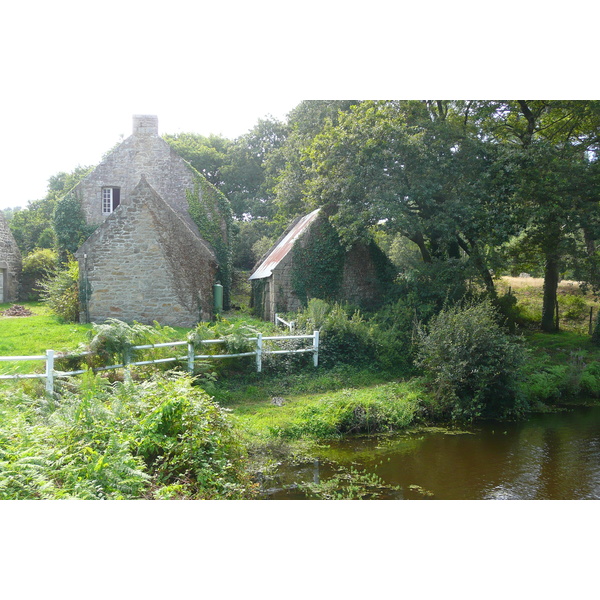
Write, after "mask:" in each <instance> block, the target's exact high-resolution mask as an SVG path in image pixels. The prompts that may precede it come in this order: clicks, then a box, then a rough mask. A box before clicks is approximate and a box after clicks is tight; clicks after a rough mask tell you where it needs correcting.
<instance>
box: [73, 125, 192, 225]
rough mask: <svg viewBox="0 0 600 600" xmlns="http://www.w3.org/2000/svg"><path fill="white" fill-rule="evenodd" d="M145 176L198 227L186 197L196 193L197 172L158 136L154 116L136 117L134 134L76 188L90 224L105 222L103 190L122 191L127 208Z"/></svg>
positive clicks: (121, 199) (177, 209)
mask: <svg viewBox="0 0 600 600" xmlns="http://www.w3.org/2000/svg"><path fill="white" fill-rule="evenodd" d="M142 175H144V176H145V177H146V180H147V181H148V183H149V184H150V185H151V186H152V188H153V189H154V190H156V192H157V193H158V194H159V196H160V197H161V198H162V199H163V200H164V201H165V202H166V203H167V204H169V206H171V207H172V208H173V209H174V210H175V211H177V212H178V213H179V214H180V216H181V217H182V218H183V219H184V220H185V221H186V222H187V223H188V225H190V226H191V227H192V228H193V227H195V225H193V222H192V220H191V218H190V216H189V213H188V208H189V207H188V202H187V198H186V190H190V191H193V190H194V172H193V170H192V168H191V167H190V165H189V164H188V163H187V162H186V161H184V160H183V159H182V158H181V157H180V156H179V155H178V154H177V153H176V152H175V151H174V150H173V149H172V148H171V146H169V144H167V142H165V141H164V140H163V139H162V138H161V137H160V136H159V135H158V119H157V118H156V117H155V116H153V115H135V116H134V117H133V134H132V135H131V136H129V137H128V138H127V139H126V140H124V141H123V142H122V143H121V144H120V145H119V146H118V147H117V148H115V149H114V150H113V151H112V152H110V153H109V154H108V155H107V156H106V157H105V159H104V160H103V161H102V162H101V163H100V164H99V165H98V166H97V167H96V169H94V171H92V173H90V174H89V175H88V176H87V177H86V178H85V179H83V180H82V181H81V182H80V183H79V184H78V185H77V186H76V187H75V192H76V194H77V196H78V198H79V199H80V201H81V205H82V209H83V213H84V215H85V218H86V221H87V222H88V224H99V223H102V222H103V221H104V219H106V215H103V214H102V188H105V187H113V188H115V187H117V188H120V196H121V197H120V201H121V205H123V206H126V205H127V204H129V202H130V201H131V193H132V192H133V189H134V188H135V186H136V185H137V184H138V182H139V181H140V178H141V176H142Z"/></svg>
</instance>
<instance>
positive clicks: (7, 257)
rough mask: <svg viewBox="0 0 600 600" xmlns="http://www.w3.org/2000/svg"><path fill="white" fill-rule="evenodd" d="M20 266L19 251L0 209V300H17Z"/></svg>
mask: <svg viewBox="0 0 600 600" xmlns="http://www.w3.org/2000/svg"><path fill="white" fill-rule="evenodd" d="M21 267H22V262H21V252H20V251H19V248H18V246H17V243H16V242H15V238H14V237H13V235H12V233H11V231H10V229H9V227H8V223H7V222H6V219H5V218H4V214H3V213H2V211H1V210H0V302H16V301H17V299H18V297H19V280H20V277H21Z"/></svg>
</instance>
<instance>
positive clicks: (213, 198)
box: [186, 173, 233, 310]
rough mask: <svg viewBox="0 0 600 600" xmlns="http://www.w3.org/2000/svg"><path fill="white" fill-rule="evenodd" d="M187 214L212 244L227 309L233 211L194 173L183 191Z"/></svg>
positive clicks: (217, 192)
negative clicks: (191, 182)
mask: <svg viewBox="0 0 600 600" xmlns="http://www.w3.org/2000/svg"><path fill="white" fill-rule="evenodd" d="M186 195H187V199H188V204H189V210H190V216H191V217H192V219H193V221H194V223H196V226H197V227H198V230H199V231H200V235H201V236H202V237H203V238H204V239H205V240H206V241H207V242H208V243H209V244H210V245H211V246H212V247H213V248H214V250H215V254H216V256H217V262H218V264H219V273H218V279H219V281H220V282H221V285H222V286H223V308H224V309H225V310H228V309H229V307H230V303H231V281H232V269H233V265H232V253H231V244H230V237H231V227H232V223H233V213H232V211H231V205H230V204H229V201H228V200H227V198H226V197H225V196H224V195H223V194H222V193H221V192H220V191H219V190H217V188H216V187H214V186H213V185H212V184H211V183H209V182H208V181H207V180H206V179H205V178H204V177H203V176H202V175H200V174H199V173H197V174H196V175H195V180H194V190H193V192H192V191H191V190H187V191H186Z"/></svg>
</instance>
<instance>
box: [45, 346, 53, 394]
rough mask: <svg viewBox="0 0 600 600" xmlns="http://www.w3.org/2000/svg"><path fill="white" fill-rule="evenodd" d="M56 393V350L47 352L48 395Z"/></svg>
mask: <svg viewBox="0 0 600 600" xmlns="http://www.w3.org/2000/svg"><path fill="white" fill-rule="evenodd" d="M53 391H54V350H46V393H48V394H52V392H53Z"/></svg>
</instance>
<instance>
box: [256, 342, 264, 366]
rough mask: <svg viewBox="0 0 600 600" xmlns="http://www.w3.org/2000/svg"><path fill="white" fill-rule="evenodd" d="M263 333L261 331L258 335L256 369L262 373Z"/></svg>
mask: <svg viewBox="0 0 600 600" xmlns="http://www.w3.org/2000/svg"><path fill="white" fill-rule="evenodd" d="M262 343H263V339H262V333H259V334H258V336H257V337H256V371H257V372H258V373H260V372H261V371H262Z"/></svg>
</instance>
